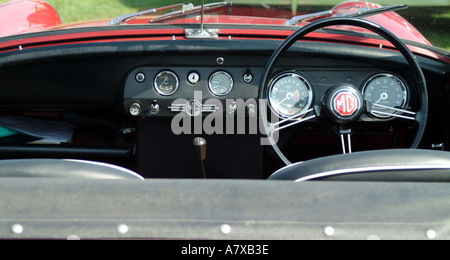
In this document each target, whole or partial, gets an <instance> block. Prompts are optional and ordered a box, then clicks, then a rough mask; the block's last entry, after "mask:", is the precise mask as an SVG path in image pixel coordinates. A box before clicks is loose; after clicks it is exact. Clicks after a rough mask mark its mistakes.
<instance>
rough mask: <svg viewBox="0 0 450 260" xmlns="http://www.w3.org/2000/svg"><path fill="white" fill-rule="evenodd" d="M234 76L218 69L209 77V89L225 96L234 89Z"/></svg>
mask: <svg viewBox="0 0 450 260" xmlns="http://www.w3.org/2000/svg"><path fill="white" fill-rule="evenodd" d="M233 85H234V82H233V78H232V77H231V75H230V74H228V73H227V72H225V71H218V72H216V73H214V74H212V75H211V77H210V78H209V90H210V91H211V93H213V94H214V95H216V96H225V95H227V94H228V93H230V91H231V90H232V89H233Z"/></svg>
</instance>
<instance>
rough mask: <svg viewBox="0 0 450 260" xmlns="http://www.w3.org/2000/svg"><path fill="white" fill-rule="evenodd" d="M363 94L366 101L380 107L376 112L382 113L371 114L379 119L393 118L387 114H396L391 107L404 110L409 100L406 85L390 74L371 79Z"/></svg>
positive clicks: (378, 75) (374, 112)
mask: <svg viewBox="0 0 450 260" xmlns="http://www.w3.org/2000/svg"><path fill="white" fill-rule="evenodd" d="M362 92H363V95H364V100H366V101H370V102H372V103H373V104H378V105H380V106H379V107H378V108H377V109H376V111H380V112H381V113H377V112H376V111H373V112H371V114H372V115H373V116H375V117H378V118H389V117H391V116H389V115H387V114H395V113H396V111H394V110H392V109H389V107H392V108H403V107H404V106H405V104H406V101H407V98H408V91H407V89H406V85H405V83H404V82H403V81H402V80H401V79H400V78H399V77H397V76H394V75H392V74H389V73H383V74H377V75H375V76H373V77H371V78H370V79H369V80H368V81H367V82H366V84H365V85H364V87H363V90H362ZM381 106H383V107H381ZM386 113H387V114H386Z"/></svg>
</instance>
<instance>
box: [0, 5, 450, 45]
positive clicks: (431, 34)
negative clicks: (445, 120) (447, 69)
mask: <svg viewBox="0 0 450 260" xmlns="http://www.w3.org/2000/svg"><path fill="white" fill-rule="evenodd" d="M47 1H48V2H49V3H50V4H52V5H53V7H55V9H56V10H58V12H59V14H60V16H61V19H62V21H63V23H72V22H78V21H85V20H93V19H101V18H114V17H116V16H119V15H123V14H129V13H134V12H138V11H142V10H145V9H150V8H155V7H161V6H166V5H170V4H178V3H180V2H186V3H188V2H189V3H193V4H194V5H198V4H200V2H201V0H189V1H188V0H186V1H183V0H47ZM218 1H226V0H205V3H212V2H218ZM231 1H232V2H233V3H235V4H256V5H261V2H264V3H265V4H268V5H280V4H282V5H285V6H287V7H289V6H291V4H292V1H294V4H295V1H297V2H298V3H300V5H299V6H298V7H297V8H298V10H299V11H302V10H303V11H319V10H325V9H328V8H331V7H332V6H334V5H335V4H336V3H339V2H343V1H344V0H342V1H340V0H231ZM3 2H6V1H5V0H0V3H3ZM373 2H376V3H379V4H382V5H388V4H398V3H407V4H408V5H409V6H410V8H409V9H408V10H405V11H399V13H400V14H401V15H402V16H403V17H405V18H406V19H407V20H409V21H410V22H411V23H412V24H413V25H414V26H415V27H416V28H417V29H419V31H421V32H422V33H423V34H424V35H425V37H426V38H427V39H429V40H430V41H431V42H432V43H433V44H434V45H435V46H438V47H440V48H443V49H446V50H449V51H450V30H449V25H450V1H449V0H407V1H406V0H405V1H401V0H400V1H395V0H373Z"/></svg>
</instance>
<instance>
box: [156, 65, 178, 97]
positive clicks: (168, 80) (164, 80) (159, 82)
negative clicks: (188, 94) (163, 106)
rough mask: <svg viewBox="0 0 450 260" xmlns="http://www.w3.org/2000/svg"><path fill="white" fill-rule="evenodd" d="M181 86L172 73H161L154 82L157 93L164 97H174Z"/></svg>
mask: <svg viewBox="0 0 450 260" xmlns="http://www.w3.org/2000/svg"><path fill="white" fill-rule="evenodd" d="M179 85H180V81H179V80H178V77H177V75H175V73H173V72H170V71H163V72H160V73H159V74H158V75H157V76H156V77H155V81H154V87H155V90H156V92H158V93H159V94H160V95H163V96H170V95H173V94H174V93H175V92H176V91H177V89H178V86H179Z"/></svg>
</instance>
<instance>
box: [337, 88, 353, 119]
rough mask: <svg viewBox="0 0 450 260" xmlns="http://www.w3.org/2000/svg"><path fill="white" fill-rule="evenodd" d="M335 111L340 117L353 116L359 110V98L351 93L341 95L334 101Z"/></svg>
mask: <svg viewBox="0 0 450 260" xmlns="http://www.w3.org/2000/svg"><path fill="white" fill-rule="evenodd" d="M333 109H334V111H336V112H337V113H338V114H339V115H340V116H343V117H348V116H352V115H353V114H354V113H355V112H356V111H357V110H358V97H357V96H355V95H353V94H352V93H350V92H343V93H339V94H338V95H337V96H336V97H335V98H334V100H333Z"/></svg>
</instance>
